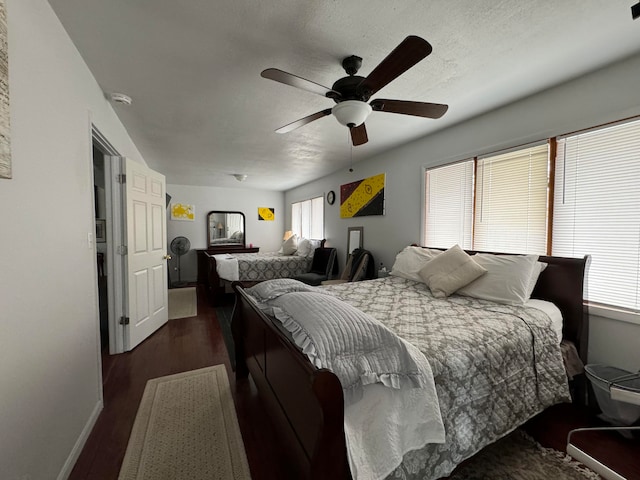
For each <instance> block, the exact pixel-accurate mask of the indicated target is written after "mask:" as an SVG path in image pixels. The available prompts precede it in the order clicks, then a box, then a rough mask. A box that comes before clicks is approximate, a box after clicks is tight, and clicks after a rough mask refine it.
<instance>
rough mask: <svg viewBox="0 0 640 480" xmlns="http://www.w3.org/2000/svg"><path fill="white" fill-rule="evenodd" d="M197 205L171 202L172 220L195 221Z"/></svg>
mask: <svg viewBox="0 0 640 480" xmlns="http://www.w3.org/2000/svg"><path fill="white" fill-rule="evenodd" d="M195 212H196V207H195V205H190V204H188V203H172V204H171V220H182V221H185V222H193V221H194V220H195V218H196V213H195Z"/></svg>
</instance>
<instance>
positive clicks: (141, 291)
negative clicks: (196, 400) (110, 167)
mask: <svg viewBox="0 0 640 480" xmlns="http://www.w3.org/2000/svg"><path fill="white" fill-rule="evenodd" d="M124 164H125V167H124V171H125V173H126V177H125V178H126V180H125V189H124V191H125V205H126V221H125V225H126V233H125V238H126V247H127V248H126V255H125V257H126V261H125V266H126V274H125V279H126V280H125V281H126V284H125V292H126V293H127V295H126V297H127V298H126V299H125V312H126V313H125V316H126V317H128V318H129V324H128V328H127V327H125V331H124V336H125V339H124V340H125V341H124V343H125V350H132V349H133V348H134V347H135V346H136V345H138V344H139V343H140V342H142V341H143V340H144V339H145V338H147V337H148V336H149V335H151V334H152V333H153V332H155V331H156V330H157V329H158V328H160V327H161V326H162V325H164V324H165V323H166V322H167V318H168V312H167V256H166V253H167V217H166V211H165V192H166V185H165V178H164V175H161V174H159V173H157V172H154V171H153V170H151V169H150V168H148V167H146V166H144V165H142V164H140V163H137V162H134V161H132V160H130V159H126V158H125V159H124Z"/></svg>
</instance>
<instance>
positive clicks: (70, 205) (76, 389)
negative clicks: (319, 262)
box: [0, 0, 640, 478]
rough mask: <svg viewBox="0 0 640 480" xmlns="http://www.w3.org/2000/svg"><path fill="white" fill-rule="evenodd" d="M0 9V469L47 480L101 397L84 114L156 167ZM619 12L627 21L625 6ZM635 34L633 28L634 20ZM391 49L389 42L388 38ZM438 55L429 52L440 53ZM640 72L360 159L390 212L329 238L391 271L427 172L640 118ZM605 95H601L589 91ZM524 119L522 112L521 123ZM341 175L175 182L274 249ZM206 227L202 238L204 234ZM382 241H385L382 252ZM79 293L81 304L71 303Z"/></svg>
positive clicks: (22, 4)
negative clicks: (4, 133) (302, 209)
mask: <svg viewBox="0 0 640 480" xmlns="http://www.w3.org/2000/svg"><path fill="white" fill-rule="evenodd" d="M6 4H7V10H8V22H9V23H8V30H9V32H10V36H9V40H10V42H9V53H10V58H11V67H10V68H11V75H12V77H11V78H10V86H11V106H12V110H11V115H12V116H11V120H12V154H13V168H14V178H13V179H12V180H2V189H0V198H1V199H2V204H3V205H12V206H14V207H12V208H11V209H9V208H4V209H3V212H2V219H3V221H2V231H3V235H2V236H1V238H2V240H0V242H2V252H3V273H2V274H1V275H0V282H1V291H2V309H1V310H2V317H3V319H2V321H3V325H2V335H1V341H2V349H1V351H2V352H3V358H4V360H3V362H2V365H1V366H0V369H1V372H2V374H1V378H2V385H3V390H4V389H5V388H8V389H9V390H10V391H11V392H12V395H11V396H10V398H8V397H7V396H4V395H3V398H2V400H1V402H2V407H3V408H2V410H3V412H7V413H6V414H5V413H3V415H2V420H1V421H2V428H1V430H2V431H3V433H4V432H13V433H12V434H10V435H4V434H3V435H2V442H3V445H2V447H3V448H2V452H3V453H2V462H1V463H2V464H3V465H8V471H9V472H10V473H11V474H14V476H16V477H17V478H20V476H24V475H27V474H28V475H31V477H32V478H52V477H56V476H57V475H58V473H59V472H61V471H63V470H64V468H66V467H65V462H67V459H68V458H69V457H70V455H72V452H74V449H77V448H78V447H77V442H78V441H79V439H81V438H82V437H83V435H85V432H84V430H85V428H86V425H87V422H88V421H89V419H90V418H91V417H92V415H94V412H95V410H96V409H97V408H98V407H97V405H98V403H99V401H100V395H101V394H100V373H99V366H98V365H99V363H98V358H97V353H96V351H97V345H96V329H97V321H96V316H97V313H96V312H97V309H96V305H95V300H96V299H95V292H94V288H93V286H92V283H93V280H94V277H95V261H94V255H93V251H92V249H91V248H90V247H89V246H88V245H87V233H88V232H90V231H91V220H90V218H91V211H90V210H91V207H90V198H91V189H90V184H89V180H88V179H89V178H90V175H89V172H88V161H87V158H88V156H89V152H90V142H89V134H88V117H89V113H88V112H89V111H90V112H91V118H92V119H93V120H94V121H95V122H96V123H97V124H98V125H100V127H101V129H103V130H104V133H105V135H107V136H108V137H109V138H110V140H111V141H112V142H113V143H114V144H116V145H117V146H118V148H119V149H120V150H121V151H122V153H123V154H126V155H127V156H130V157H132V158H134V159H136V160H139V161H144V160H147V161H148V162H149V164H150V165H151V164H152V161H151V160H152V159H151V158H148V159H147V158H146V157H143V155H142V153H141V151H142V150H143V145H136V144H135V143H134V142H133V140H132V139H131V138H130V137H129V134H128V133H127V131H126V130H125V128H124V126H123V125H122V123H120V121H119V120H118V118H117V115H116V114H115V113H114V110H113V109H112V107H111V106H110V105H108V104H107V103H106V102H105V101H104V99H103V97H102V91H101V89H100V87H99V86H98V84H97V83H96V80H95V79H94V77H93V75H92V73H91V71H90V70H89V68H88V67H87V65H86V64H85V63H84V62H83V60H82V58H81V57H80V55H79V53H78V51H77V50H76V47H75V46H74V45H73V43H72V40H71V39H70V38H69V36H68V35H67V33H66V32H65V31H64V28H63V27H62V25H61V24H60V22H59V21H58V20H57V18H56V17H55V14H54V12H53V11H52V10H51V8H50V7H49V4H48V3H47V2H44V1H36V0H26V1H22V0H7V1H6ZM620 5H621V8H622V9H623V10H624V15H625V16H626V17H627V18H628V19H629V21H631V20H630V15H629V13H628V8H629V5H628V4H627V3H626V2H620ZM632 25H633V26H634V27H638V23H637V22H636V23H635V24H632ZM636 30H637V28H636ZM636 38H637V37H636ZM396 43H397V41H396V40H395V39H394V40H393V41H391V40H390V41H389V44H396ZM389 48H390V47H389ZM389 48H387V51H388V50H389ZM381 49H382V47H381ZM437 49H438V47H437V45H434V51H436V52H437ZM605 49H606V48H605ZM639 75H640V57H638V54H637V52H636V54H635V55H634V56H630V57H629V58H626V59H621V60H620V61H618V62H616V63H614V64H612V65H609V66H607V67H606V68H603V69H602V70H600V71H597V72H594V73H592V74H590V75H585V76H584V77H582V78H579V79H576V80H573V81H571V82H569V83H567V84H565V85H561V86H558V87H555V88H553V89H550V90H548V91H546V92H541V93H539V94H536V95H533V96H531V97H529V98H527V99H524V100H521V101H519V102H517V103H515V104H513V105H510V106H505V107H503V108H501V109H498V110H496V111H493V112H490V113H486V114H484V115H483V116H481V117H479V118H476V119H473V120H469V121H468V122H466V123H463V124H460V125H458V126H456V127H453V128H450V129H447V130H443V131H442V132H439V133H436V134H433V135H432V136H430V137H429V138H427V139H423V140H419V141H416V142H413V143H411V144H407V145H405V146H402V147H400V148H398V149H396V150H395V151H394V153H386V154H385V153H381V154H380V155H378V156H377V157H375V158H373V159H371V160H369V161H367V162H357V163H356V164H355V170H356V171H355V172H354V175H357V177H356V179H357V178H363V177H366V176H369V175H375V174H378V173H381V172H391V171H393V173H394V176H393V177H391V176H389V179H388V182H389V183H388V196H387V212H386V215H385V216H384V217H380V218H375V217H368V218H364V219H362V222H357V221H345V220H341V219H339V218H338V216H337V215H331V216H328V217H327V220H326V226H325V228H326V233H327V236H328V237H331V238H332V239H333V241H335V245H336V246H337V247H338V248H339V249H342V250H344V248H345V247H346V229H347V227H348V226H351V225H354V226H359V225H362V226H363V227H364V232H365V245H366V247H367V248H368V249H370V250H372V251H374V252H380V253H379V254H378V257H380V260H381V261H384V263H385V264H386V265H391V264H392V261H393V252H395V251H397V250H399V249H400V248H401V247H402V246H404V245H406V244H407V243H411V242H414V241H416V239H419V237H420V222H419V221H418V220H415V221H407V220H406V219H407V218H410V219H418V218H420V205H419V203H418V202H417V201H416V200H415V199H419V198H420V195H421V185H420V183H419V182H418V181H417V180H416V178H417V177H418V176H419V175H420V168H421V167H422V166H423V165H425V164H427V163H428V162H436V161H438V162H444V161H446V160H456V159H459V158H460V157H461V156H463V155H465V154H469V153H477V152H479V151H480V150H483V151H492V150H495V149H498V148H501V147H509V146H512V145H513V142H514V140H517V143H518V144H523V143H526V142H527V141H529V140H538V139H540V138H545V137H547V136H550V135H554V134H557V133H566V132H570V131H574V130H578V129H580V128H587V127H591V126H593V125H599V124H603V123H606V122H609V121H615V120H618V119H621V118H627V117H631V116H634V115H638V114H640V104H639V103H638V100H637V98H638V97H637V86H636V84H637V82H636V79H637V78H638V76H639ZM265 82H266V81H265ZM598 91H604V92H606V95H602V96H601V95H595V94H594V92H598ZM286 95H287V94H286V93H282V97H279V100H278V103H282V102H284V101H285V100H286V101H291V102H293V100H294V95H293V93H291V94H290V95H291V96H289V97H286ZM304 98H306V97H301V101H300V103H299V104H298V105H299V108H300V109H301V110H300V112H299V113H301V114H304V113H305V112H304V110H303V108H302V107H304ZM429 99H430V100H431V98H429ZM432 100H434V101H436V100H438V99H436V98H433V99H432ZM524 111H526V112H527V115H526V116H524V117H523V115H522V112H524ZM516 119H517V121H515V120H516ZM274 128H275V126H274ZM341 144H344V145H342V147H341V148H342V150H341V152H343V153H342V157H341V158H345V159H346V155H347V152H348V151H347V150H346V148H344V147H346V138H345V141H344V142H341ZM452 145H453V147H452ZM425 151H426V152H428V154H427V155H425ZM143 158H144V160H143ZM400 160H401V161H400ZM344 165H345V168H344V169H342V168H341V169H340V171H339V172H337V173H334V174H331V175H329V176H326V177H323V178H321V179H318V180H316V181H314V182H313V183H309V184H307V185H305V186H302V187H296V188H290V189H288V190H287V191H286V193H281V192H278V193H275V192H271V191H261V190H260V189H259V187H258V188H257V189H256V190H255V191H254V189H253V188H251V187H247V188H244V185H245V184H238V183H237V182H236V180H235V179H231V180H232V182H235V184H234V183H232V184H231V185H229V186H228V187H224V188H212V187H195V188H190V187H187V186H182V185H180V183H179V182H176V183H173V184H172V183H171V182H169V184H170V185H173V186H172V188H173V191H174V192H175V195H176V196H183V198H184V200H183V201H185V202H187V203H189V202H192V203H194V204H196V205H197V206H198V211H199V212H204V211H206V210H210V209H211V210H212V209H214V207H218V206H221V207H223V208H224V209H234V208H236V205H237V204H238V203H239V202H241V201H242V199H243V198H247V197H248V198H253V199H254V201H253V202H251V203H248V205H247V206H246V209H247V212H248V218H249V220H251V217H252V216H253V212H254V211H255V208H256V207H257V206H270V207H275V208H276V212H277V220H276V222H275V225H274V227H275V228H274V230H277V234H275V233H274V234H273V235H272V234H271V232H269V233H266V232H261V231H260V230H258V228H262V227H263V226H262V227H261V226H260V225H258V222H257V221H255V224H253V225H248V232H249V234H248V235H249V237H248V241H250V242H252V243H254V244H256V245H260V246H261V247H262V246H264V248H271V249H275V248H277V246H278V245H279V243H280V240H281V236H282V233H283V232H284V230H286V228H285V226H286V225H287V224H288V205H289V204H290V203H291V202H292V201H297V200H300V199H303V198H308V197H310V196H315V195H323V194H324V193H325V192H327V191H329V190H332V189H336V188H337V187H339V185H341V184H343V183H345V182H346V181H348V180H350V179H353V178H354V176H353V175H350V174H349V173H348V172H347V169H348V162H347V163H345V164H344ZM335 170H338V169H335ZM256 177H257V178H260V177H259V176H256ZM250 180H251V178H249V179H247V182H250ZM246 185H250V184H249V183H247V184H246ZM238 187H240V188H238ZM204 198H208V199H209V200H204ZM209 202H210V203H209ZM222 202H224V205H221V203H222ZM262 202H264V205H261V203H262ZM52 207H53V208H52ZM243 208H245V207H243ZM328 211H329V210H328ZM82 219H86V220H82ZM202 228H203V231H202V235H203V236H202V238H203V240H202V241H203V242H204V238H205V237H204V235H205V233H204V225H203V226H202ZM252 232H253V233H252ZM252 235H255V237H252ZM383 239H386V240H387V241H388V242H389V245H388V247H387V245H386V244H384V243H383V241H384V240H383ZM70 292H71V294H70ZM71 296H72V297H73V298H74V302H73V303H70V302H69V301H68V299H69V297H71ZM592 328H593V329H594V330H593V331H592V335H591V338H592V339H594V342H593V343H592V355H594V359H596V360H599V361H604V362H607V363H613V364H618V365H620V366H623V367H626V368H637V365H638V364H639V363H640V358H638V349H637V348H636V347H635V345H637V344H636V343H634V342H635V340H636V339H637V338H638V336H637V335H638V334H637V331H638V326H637V325H636V324H631V323H628V322H619V321H617V320H611V319H605V318H602V319H595V321H592ZM4 402H7V403H6V404H5V403H4ZM52 432H56V433H55V435H54V433H52ZM54 438H55V441H54V440H53V439H54ZM5 442H6V443H5ZM67 467H68V466H67Z"/></svg>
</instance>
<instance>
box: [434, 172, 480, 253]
mask: <svg viewBox="0 0 640 480" xmlns="http://www.w3.org/2000/svg"><path fill="white" fill-rule="evenodd" d="M473 167H474V161H473V160H466V161H464V162H459V163H454V164H452V165H446V166H444V167H438V168H433V169H431V170H427V172H426V177H425V215H424V226H425V227H424V228H425V231H424V242H423V244H424V245H426V246H429V247H439V248H449V247H451V246H453V245H455V244H456V243H457V244H458V245H460V246H461V247H462V248H466V249H470V248H471V247H472V245H473V243H472V233H473Z"/></svg>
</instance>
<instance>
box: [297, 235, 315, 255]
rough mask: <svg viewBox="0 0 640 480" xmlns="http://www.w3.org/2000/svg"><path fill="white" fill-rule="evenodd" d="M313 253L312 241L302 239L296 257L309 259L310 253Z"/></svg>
mask: <svg viewBox="0 0 640 480" xmlns="http://www.w3.org/2000/svg"><path fill="white" fill-rule="evenodd" d="M312 251H313V246H312V245H311V240H309V239H308V238H301V239H300V241H299V242H298V250H296V253H295V254H296V255H297V256H299V257H308V256H309V253H311V252H312Z"/></svg>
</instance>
